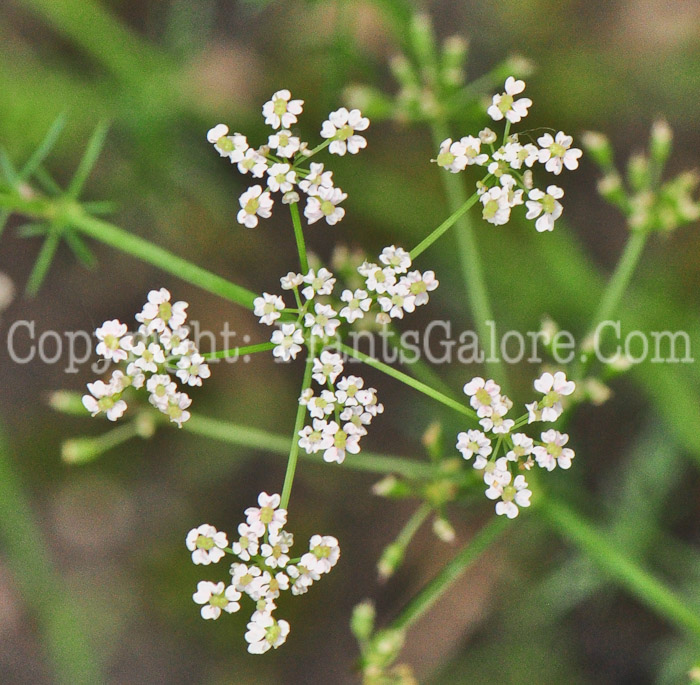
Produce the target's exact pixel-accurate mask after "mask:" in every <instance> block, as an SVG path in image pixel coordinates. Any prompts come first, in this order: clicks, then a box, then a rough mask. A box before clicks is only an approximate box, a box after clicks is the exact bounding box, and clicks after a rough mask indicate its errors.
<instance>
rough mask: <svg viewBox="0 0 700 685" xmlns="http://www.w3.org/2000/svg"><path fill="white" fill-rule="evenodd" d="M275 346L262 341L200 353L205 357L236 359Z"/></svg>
mask: <svg viewBox="0 0 700 685" xmlns="http://www.w3.org/2000/svg"><path fill="white" fill-rule="evenodd" d="M274 346H275V344H274V343H271V342H264V343H257V344H255V345H245V346H242V347H233V348H231V349H230V350H219V351H218V352H206V353H204V354H202V357H204V358H205V359H230V358H234V359H238V358H239V357H242V356H243V355H244V354H255V353H256V352H265V351H267V350H271V349H272V348H273V347H274Z"/></svg>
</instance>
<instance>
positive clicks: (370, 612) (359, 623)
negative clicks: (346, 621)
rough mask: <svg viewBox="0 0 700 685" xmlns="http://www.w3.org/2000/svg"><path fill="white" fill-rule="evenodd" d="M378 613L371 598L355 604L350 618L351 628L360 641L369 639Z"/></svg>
mask: <svg viewBox="0 0 700 685" xmlns="http://www.w3.org/2000/svg"><path fill="white" fill-rule="evenodd" d="M376 614H377V612H376V610H375V608H374V604H373V603H372V602H371V601H370V600H369V599H366V600H364V601H362V602H360V603H359V604H356V605H355V608H354V609H353V610H352V616H351V618H350V630H351V631H352V634H353V635H354V636H355V637H356V638H357V640H358V641H360V642H364V641H366V640H369V638H370V636H371V635H372V631H373V630H374V619H375V617H376Z"/></svg>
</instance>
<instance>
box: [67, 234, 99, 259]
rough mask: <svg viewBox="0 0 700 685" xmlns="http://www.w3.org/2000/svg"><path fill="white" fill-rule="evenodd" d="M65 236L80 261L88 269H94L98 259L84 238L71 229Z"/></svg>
mask: <svg viewBox="0 0 700 685" xmlns="http://www.w3.org/2000/svg"><path fill="white" fill-rule="evenodd" d="M64 238H65V240H66V243H68V247H70V249H71V250H72V251H73V254H74V255H75V256H76V257H77V259H78V261H79V262H80V263H81V264H82V265H83V266H85V267H87V268H88V269H94V268H95V266H96V265H97V259H96V257H95V255H94V254H93V253H92V250H91V249H90V248H89V247H88V246H87V245H86V244H85V242H84V241H83V239H82V238H81V237H80V236H79V235H78V234H77V233H76V232H75V231H72V230H70V229H68V230H67V231H66V232H65V233H64Z"/></svg>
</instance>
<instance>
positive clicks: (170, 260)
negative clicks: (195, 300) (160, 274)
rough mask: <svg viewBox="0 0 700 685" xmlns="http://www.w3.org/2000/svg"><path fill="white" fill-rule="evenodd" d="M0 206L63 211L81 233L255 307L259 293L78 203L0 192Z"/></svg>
mask: <svg viewBox="0 0 700 685" xmlns="http://www.w3.org/2000/svg"><path fill="white" fill-rule="evenodd" d="M0 207H4V208H6V209H10V210H12V211H16V212H19V213H21V214H25V215H27V216H30V217H34V218H40V219H55V218H57V213H58V212H62V214H61V218H62V219H63V220H65V222H66V225H69V226H71V227H72V228H73V229H75V230H77V231H79V232H80V233H83V234H84V235H87V236H90V237H91V238H94V239H95V240H98V241H99V242H102V243H104V244H105V245H109V246H110V247H113V248H114V249H116V250H119V251H121V252H125V253H126V254H130V255H132V256H134V257H136V258H138V259H141V260H142V261H144V262H147V263H148V264H152V265H153V266H156V267H158V268H159V269H162V270H163V271H165V272H167V273H170V274H173V275H174V276H178V277H179V278H181V279H182V280H183V281H186V282H188V283H192V284H193V285H196V286H198V287H199V288H202V289H203V290H206V291H208V292H210V293H213V294H214V295H219V296H220V297H223V298H224V299H226V300H229V301H230V302H235V303H236V304H239V305H241V306H242V307H246V308H247V309H253V308H254V305H253V302H254V300H255V298H256V297H257V295H256V294H255V293H253V292H251V291H250V290H247V289H246V288H243V287H241V286H240V285H236V284H235V283H231V282H230V281H228V280H226V279H225V278H222V277H221V276H217V275H216V274H213V273H212V272H211V271H207V270H206V269H203V268H201V267H199V266H197V265H195V264H192V263H191V262H188V261H187V260H186V259H182V257H178V256H177V255H174V254H173V253H172V252H168V251H167V250H164V249H163V248H161V247H159V246H157V245H154V244H153V243H151V242H149V241H148V240H144V239H143V238H139V237H138V236H135V235H133V234H131V233H129V232H128V231H125V230H124V229H123V228H119V227H118V226H115V225H114V224H110V223H108V222H106V221H103V220H101V219H97V218H95V217H93V216H90V215H89V214H86V213H85V212H84V211H83V210H82V209H81V208H80V206H79V205H67V206H60V204H58V203H56V202H53V201H51V200H50V199H47V198H31V199H27V198H23V197H21V196H20V195H18V194H16V193H0Z"/></svg>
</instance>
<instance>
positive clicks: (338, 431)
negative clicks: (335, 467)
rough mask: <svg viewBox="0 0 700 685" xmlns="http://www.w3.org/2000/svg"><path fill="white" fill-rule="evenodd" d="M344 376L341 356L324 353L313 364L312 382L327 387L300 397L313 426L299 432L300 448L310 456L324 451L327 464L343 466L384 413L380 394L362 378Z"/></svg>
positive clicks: (309, 389)
mask: <svg viewBox="0 0 700 685" xmlns="http://www.w3.org/2000/svg"><path fill="white" fill-rule="evenodd" d="M342 373H343V360H342V358H341V356H340V355H339V354H335V353H333V352H330V351H329V350H324V351H323V352H321V354H320V356H319V357H317V358H316V359H314V361H313V379H314V380H315V381H316V382H317V383H318V384H319V385H320V386H321V387H323V388H324V390H321V391H320V393H319V394H315V393H314V391H313V389H312V388H308V389H307V390H306V391H305V392H304V394H303V395H302V396H301V397H300V398H299V403H300V404H301V405H302V406H305V407H306V409H307V411H308V412H309V416H310V417H311V419H312V425H309V426H305V427H304V428H303V429H302V430H301V431H299V446H300V447H301V448H303V449H305V450H306V451H307V452H308V453H309V454H314V453H316V452H323V459H324V461H327V462H337V463H338V464H341V463H342V462H343V461H344V460H345V455H346V454H347V453H350V454H357V453H358V452H359V451H360V438H361V437H362V436H363V435H367V429H366V428H365V426H368V425H369V424H370V423H372V419H373V418H374V417H375V416H377V414H381V413H382V412H383V411H384V406H383V405H382V404H380V403H379V402H378V401H377V391H376V390H375V389H374V388H365V387H364V380H363V379H362V378H360V377H359V376H352V375H347V376H342V377H341V378H340V380H337V379H338V376H340V374H342Z"/></svg>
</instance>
